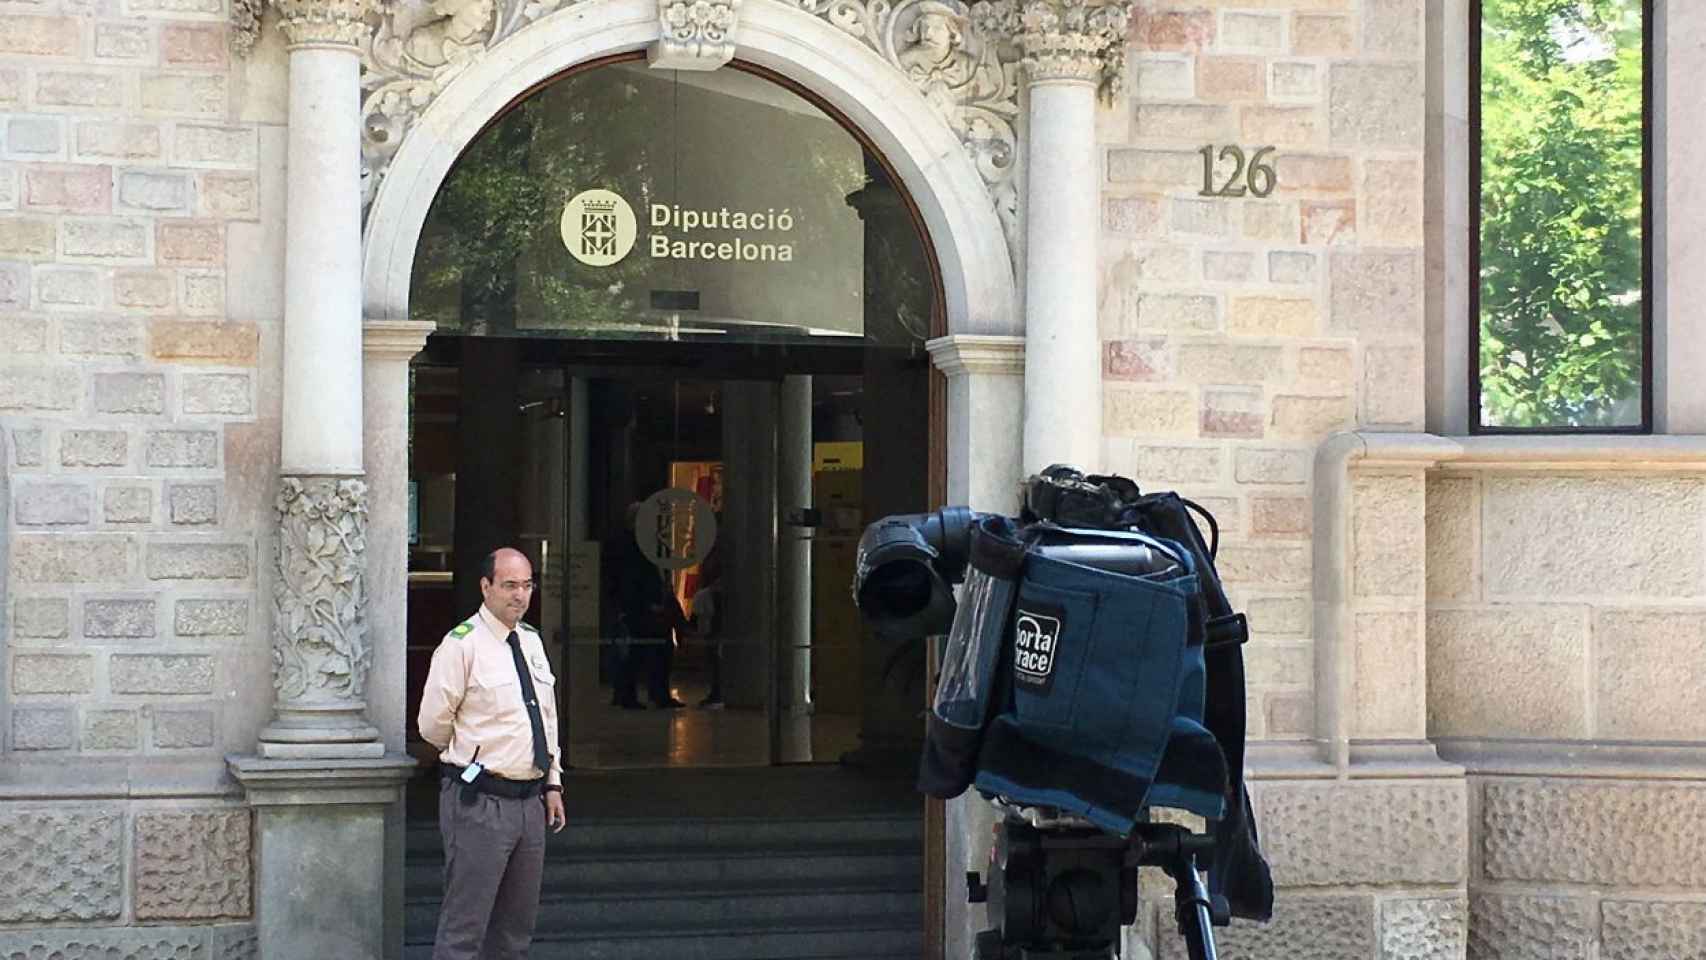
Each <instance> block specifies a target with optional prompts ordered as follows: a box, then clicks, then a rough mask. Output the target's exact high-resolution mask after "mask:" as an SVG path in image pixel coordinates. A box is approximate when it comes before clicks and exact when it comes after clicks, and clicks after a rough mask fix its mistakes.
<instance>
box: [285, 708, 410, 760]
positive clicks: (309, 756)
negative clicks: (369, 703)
mask: <svg viewBox="0 0 1706 960" xmlns="http://www.w3.org/2000/svg"><path fill="white" fill-rule="evenodd" d="M365 714H366V704H362V703H354V704H334V705H328V706H304V707H282V706H281V707H279V708H278V716H277V717H275V718H274V719H273V722H272V723H269V724H267V725H266V727H265V728H264V729H262V730H261V735H260V743H259V745H258V746H257V752H258V753H259V754H260V755H261V756H262V757H265V758H267V759H270V760H313V759H348V760H377V759H379V758H381V757H383V756H385V744H384V742H383V741H382V740H381V739H380V735H379V729H378V728H377V727H375V726H373V725H372V724H370V723H368V722H367V718H366V715H365Z"/></svg>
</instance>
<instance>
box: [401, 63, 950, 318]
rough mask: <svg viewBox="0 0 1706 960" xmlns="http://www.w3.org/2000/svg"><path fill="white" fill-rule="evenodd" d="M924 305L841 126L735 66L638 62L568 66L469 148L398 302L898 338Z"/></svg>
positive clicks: (872, 183) (877, 180)
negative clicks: (693, 67) (682, 68)
mask: <svg viewBox="0 0 1706 960" xmlns="http://www.w3.org/2000/svg"><path fill="white" fill-rule="evenodd" d="M897 213H898V214H899V216H896V214H897ZM872 291H881V294H880V296H881V298H882V300H883V301H884V302H883V303H882V304H867V303H866V302H865V301H866V298H867V297H868V296H875V295H878V294H874V293H873V292H872ZM933 299H934V296H933V284H932V280H931V272H930V264H929V262H928V258H927V255H926V253H925V247H924V244H923V242H922V238H921V236H920V233H919V231H918V229H917V228H916V227H915V226H914V224H913V223H912V222H911V218H910V216H908V215H907V213H906V207H905V204H904V201H903V199H902V198H901V194H900V193H899V191H898V190H897V189H896V188H895V187H894V186H893V185H892V184H890V183H889V181H888V177H887V176H886V174H885V173H884V171H883V168H882V165H881V164H880V163H879V162H877V160H876V158H875V157H874V156H872V155H871V154H870V153H869V152H868V151H867V150H865V148H864V147H863V146H862V145H861V143H860V142H859V140H858V139H857V138H855V137H854V136H853V135H852V134H850V133H849V132H847V130H845V129H844V128H843V127H842V126H841V125H840V124H838V123H837V122H836V121H835V119H833V118H832V117H830V116H828V115H827V114H825V113H824V112H823V111H822V110H820V109H819V108H818V107H816V106H815V105H813V104H812V103H811V102H810V101H808V100H807V99H805V98H803V97H801V96H799V95H797V94H795V93H794V92H793V91H791V90H789V89H787V88H785V87H783V86H781V85H779V84H777V83H775V82H772V81H771V80H769V79H767V78H765V77H762V76H758V75H756V74H754V73H750V72H746V71H744V70H742V69H738V68H729V69H723V70H717V71H714V72H711V73H703V74H701V73H686V72H677V71H658V70H652V69H650V68H648V67H647V66H646V65H645V64H644V63H643V62H636V63H618V64H611V65H605V66H599V67H594V68H592V69H587V70H583V71H580V72H573V73H570V74H567V75H564V76H562V77H560V78H558V79H556V80H554V81H552V82H550V83H549V84H547V85H546V86H544V87H542V88H541V89H539V90H538V91H536V92H534V93H533V94H531V95H529V96H528V97H527V98H526V99H524V100H522V101H520V102H519V103H517V104H516V105H515V106H514V107H512V108H511V109H510V110H509V112H507V113H506V114H504V115H503V116H502V117H500V118H499V119H498V120H496V121H495V122H493V124H492V125H491V126H490V127H489V128H487V129H486V131H485V132H483V133H482V134H481V135H480V136H479V137H478V138H477V139H476V140H475V141H474V143H473V144H472V145H471V146H470V147H469V148H468V150H467V152H466V153H464V155H463V156H462V157H461V158H460V159H459V160H458V162H457V164H456V166H455V167H454V168H453V169H452V171H451V173H450V174H449V176H448V177H447V179H446V180H445V182H444V184H443V186H442V188H441V189H440V191H439V194H438V197H437V199H436V200H435V201H434V203H433V206H432V208H431V210H430V212H429V213H428V215H427V220H426V223H425V226H424V228H423V230H422V233H421V240H420V247H419V249H418V251H417V254H416V261H415V273H414V277H413V285H412V293H411V307H410V311H411V315H412V316H414V317H416V318H420V319H427V320H433V321H435V322H437V324H438V331H439V332H440V333H444V334H462V335H489V336H521V337H571V338H597V339H605V340H611V339H641V340H656V339H668V340H695V339H705V340H712V341H719V342H731V341H732V342H745V341H756V342H782V343H787V342H804V343H813V344H824V343H833V342H836V341H850V342H849V345H850V346H851V345H854V344H857V343H859V341H861V340H864V339H865V338H866V337H867V335H868V336H869V339H870V340H871V341H874V342H875V343H880V344H894V345H897V346H898V345H908V344H912V343H917V342H919V341H922V340H924V339H926V338H927V337H928V336H929V335H930V314H931V309H932V303H933ZM873 314H875V315H876V316H878V317H880V318H881V319H880V321H874V322H872V324H871V325H872V326H873V328H874V329H869V330H868V329H867V319H868V317H871V316H872V315H873Z"/></svg>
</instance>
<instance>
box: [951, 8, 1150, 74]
mask: <svg viewBox="0 0 1706 960" xmlns="http://www.w3.org/2000/svg"><path fill="white" fill-rule="evenodd" d="M1132 2H1133V0H985V2H984V3H981V4H979V5H978V6H980V7H983V8H985V11H984V13H983V15H982V18H981V19H983V20H985V21H986V22H988V23H990V24H992V25H993V26H996V27H997V28H998V29H1000V30H1001V32H1003V33H1005V34H1006V35H1007V36H1009V37H1011V38H1012V39H1013V41H1014V42H1015V43H1017V44H1018V46H1019V49H1020V50H1021V51H1023V53H1024V60H1023V66H1024V69H1025V74H1026V76H1028V77H1029V78H1030V81H1031V82H1032V83H1046V82H1050V81H1079V82H1083V83H1091V84H1096V85H1097V86H1098V87H1099V88H1100V90H1101V92H1102V95H1103V96H1104V97H1108V98H1111V97H1113V96H1114V95H1115V94H1117V93H1118V92H1119V89H1120V85H1121V84H1122V83H1123V81H1124V79H1125V41H1126V31H1127V28H1128V26H1129V25H1130V23H1131V11H1132Z"/></svg>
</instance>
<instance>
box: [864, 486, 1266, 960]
mask: <svg viewBox="0 0 1706 960" xmlns="http://www.w3.org/2000/svg"><path fill="white" fill-rule="evenodd" d="M1197 518H1200V519H1201V520H1202V521H1203V523H1205V524H1206V526H1207V527H1208V531H1209V533H1208V537H1207V539H1206V540H1205V538H1204V536H1203V532H1202V530H1201V529H1200V527H1199V526H1198V523H1197ZM1218 541H1219V531H1218V528H1217V527H1216V525H1215V522H1214V518H1213V517H1212V516H1211V515H1209V514H1208V513H1207V512H1206V511H1204V510H1202V509H1201V508H1200V507H1198V506H1196V505H1195V504H1193V503H1190V502H1189V501H1187V500H1184V499H1183V498H1181V497H1179V496H1178V495H1176V494H1173V493H1152V494H1144V493H1142V492H1141V491H1140V490H1139V489H1138V487H1137V485H1136V484H1135V483H1133V482H1132V481H1130V480H1127V479H1125V478H1123V477H1116V476H1086V475H1084V474H1083V473H1081V472H1079V471H1078V470H1076V469H1073V468H1071V467H1068V466H1063V465H1056V466H1052V467H1049V468H1048V469H1047V470H1044V471H1043V472H1041V473H1040V474H1037V475H1036V476H1033V477H1031V478H1030V479H1028V480H1027V481H1026V482H1025V488H1024V506H1023V509H1022V510H1021V513H1020V515H1019V516H1018V517H1006V516H1001V515H997V514H989V513H977V512H974V511H972V510H970V509H968V508H965V507H946V508H943V509H941V510H937V511H935V512H932V513H927V514H909V515H897V516H890V517H885V518H883V519H882V520H879V521H877V522H876V523H873V524H871V525H870V526H869V527H868V528H867V529H866V530H865V533H864V536H863V537H862V538H861V540H860V544H859V552H858V559H857V566H856V570H855V575H854V598H855V600H856V601H857V603H858V605H859V608H860V610H861V611H862V612H863V613H864V615H865V617H866V619H867V621H868V622H869V623H871V624H872V625H873V626H874V627H875V628H876V629H877V630H878V631H879V632H880V633H883V634H886V635H888V636H891V637H895V638H908V639H914V638H924V637H935V636H942V635H945V637H946V639H945V642H944V643H943V646H942V647H941V657H940V667H941V670H940V674H939V676H938V678H937V682H936V690H935V697H934V700H933V703H932V706H931V710H930V713H929V715H928V717H927V729H926V735H925V745H924V752H923V756H922V757H921V759H920V762H919V774H918V787H919V789H920V790H921V791H922V792H924V793H926V794H928V795H930V796H934V797H939V798H942V799H950V798H953V797H957V796H959V795H960V794H962V793H964V792H965V791H966V790H967V789H968V788H972V787H975V788H976V789H977V791H978V792H979V794H981V795H982V796H984V797H985V798H986V799H988V800H989V801H990V802H992V803H994V804H995V806H996V808H997V809H998V810H999V811H1000V813H1001V815H1002V816H1001V819H1000V821H999V822H998V823H997V825H996V836H995V838H994V846H993V850H992V857H991V864H990V868H989V871H988V878H987V881H986V880H985V879H984V877H983V876H982V875H981V874H979V873H977V872H973V873H970V874H968V876H967V895H968V899H969V900H970V901H971V902H974V903H977V902H982V903H985V904H986V908H987V911H988V915H989V918H990V921H991V922H992V924H993V926H992V927H991V928H990V929H989V930H986V931H984V932H983V933H981V934H980V935H979V936H978V938H977V942H976V960H1102V958H1107V957H1111V956H1113V955H1115V954H1116V953H1117V952H1118V943H1119V939H1118V938H1119V929H1120V927H1121V926H1123V925H1127V924H1130V923H1132V922H1133V921H1134V920H1135V919H1136V917H1137V910H1138V902H1137V889H1138V888H1137V870H1138V868H1139V867H1142V866H1157V867H1160V868H1162V869H1163V870H1165V871H1166V872H1167V873H1168V875H1169V876H1170V877H1171V878H1172V879H1173V882H1174V905H1175V918H1176V920H1177V922H1178V926H1179V931H1180V934H1181V935H1182V936H1183V937H1184V939H1185V943H1186V948H1187V952H1188V954H1189V956H1190V957H1191V960H1214V958H1215V956H1216V953H1215V944H1214V933H1213V927H1215V926H1224V925H1226V924H1227V923H1229V922H1230V921H1231V918H1232V917H1234V916H1238V917H1243V918H1248V919H1255V920H1266V919H1268V917H1269V916H1270V914H1271V913H1272V909H1273V883H1272V879H1271V877H1270V875H1269V871H1268V867H1267V863H1266V862H1265V861H1264V859H1263V857H1262V853H1261V849H1260V846H1259V843H1258V839H1257V833H1256V824H1255V819H1254V816H1253V813H1252V810H1251V807H1250V802H1249V797H1248V795H1247V793H1246V791H1245V787H1244V781H1243V774H1242V771H1243V764H1244V734H1245V730H1244V723H1245V717H1244V664H1243V651H1242V644H1243V642H1244V640H1245V639H1246V637H1247V634H1248V630H1247V626H1246V623H1245V620H1244V617H1243V615H1242V614H1239V613H1235V612H1233V610H1232V608H1231V604H1230V603H1229V602H1228V601H1227V598H1226V593H1225V591H1224V590H1223V589H1222V588H1221V584H1220V579H1219V576H1218V574H1216V572H1215V569H1214V558H1215V553H1216V551H1217V549H1218ZM956 586H958V587H959V592H958V596H957V597H956V594H955V589H954V588H955V587H956ZM1153 808H1172V809H1176V810H1183V811H1186V812H1189V813H1193V814H1196V815H1198V816H1200V817H1202V818H1203V819H1204V821H1205V822H1206V823H1207V824H1208V827H1207V829H1206V830H1205V832H1202V833H1196V832H1192V831H1191V830H1189V829H1187V828H1186V827H1184V826H1181V825H1179V824H1177V823H1172V822H1160V821H1157V820H1155V819H1152V818H1151V816H1150V811H1151V810H1152V809H1153ZM1205 874H1206V879H1205Z"/></svg>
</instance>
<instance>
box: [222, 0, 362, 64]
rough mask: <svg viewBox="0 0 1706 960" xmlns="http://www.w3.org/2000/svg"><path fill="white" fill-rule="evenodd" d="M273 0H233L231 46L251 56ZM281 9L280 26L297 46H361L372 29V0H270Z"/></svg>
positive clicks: (241, 53)
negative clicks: (368, 18) (263, 16)
mask: <svg viewBox="0 0 1706 960" xmlns="http://www.w3.org/2000/svg"><path fill="white" fill-rule="evenodd" d="M268 2H269V0H231V48H232V49H233V50H235V51H236V52H237V55H238V56H244V57H246V56H248V55H249V54H250V53H251V52H252V51H253V50H254V48H255V41H256V40H257V39H259V38H260V31H261V17H262V15H263V14H264V13H265V12H266V6H267V3H268ZM270 2H271V3H272V5H273V6H275V7H277V8H278V13H279V23H278V26H279V29H280V30H283V31H284V35H285V38H286V39H287V40H288V41H289V43H290V45H291V46H293V47H297V46H305V45H330V46H341V47H358V46H360V44H361V42H362V40H363V39H364V38H365V37H366V36H367V34H368V33H369V32H370V29H371V28H370V27H369V25H368V23H367V16H368V13H369V12H370V9H371V2H372V0H270Z"/></svg>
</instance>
